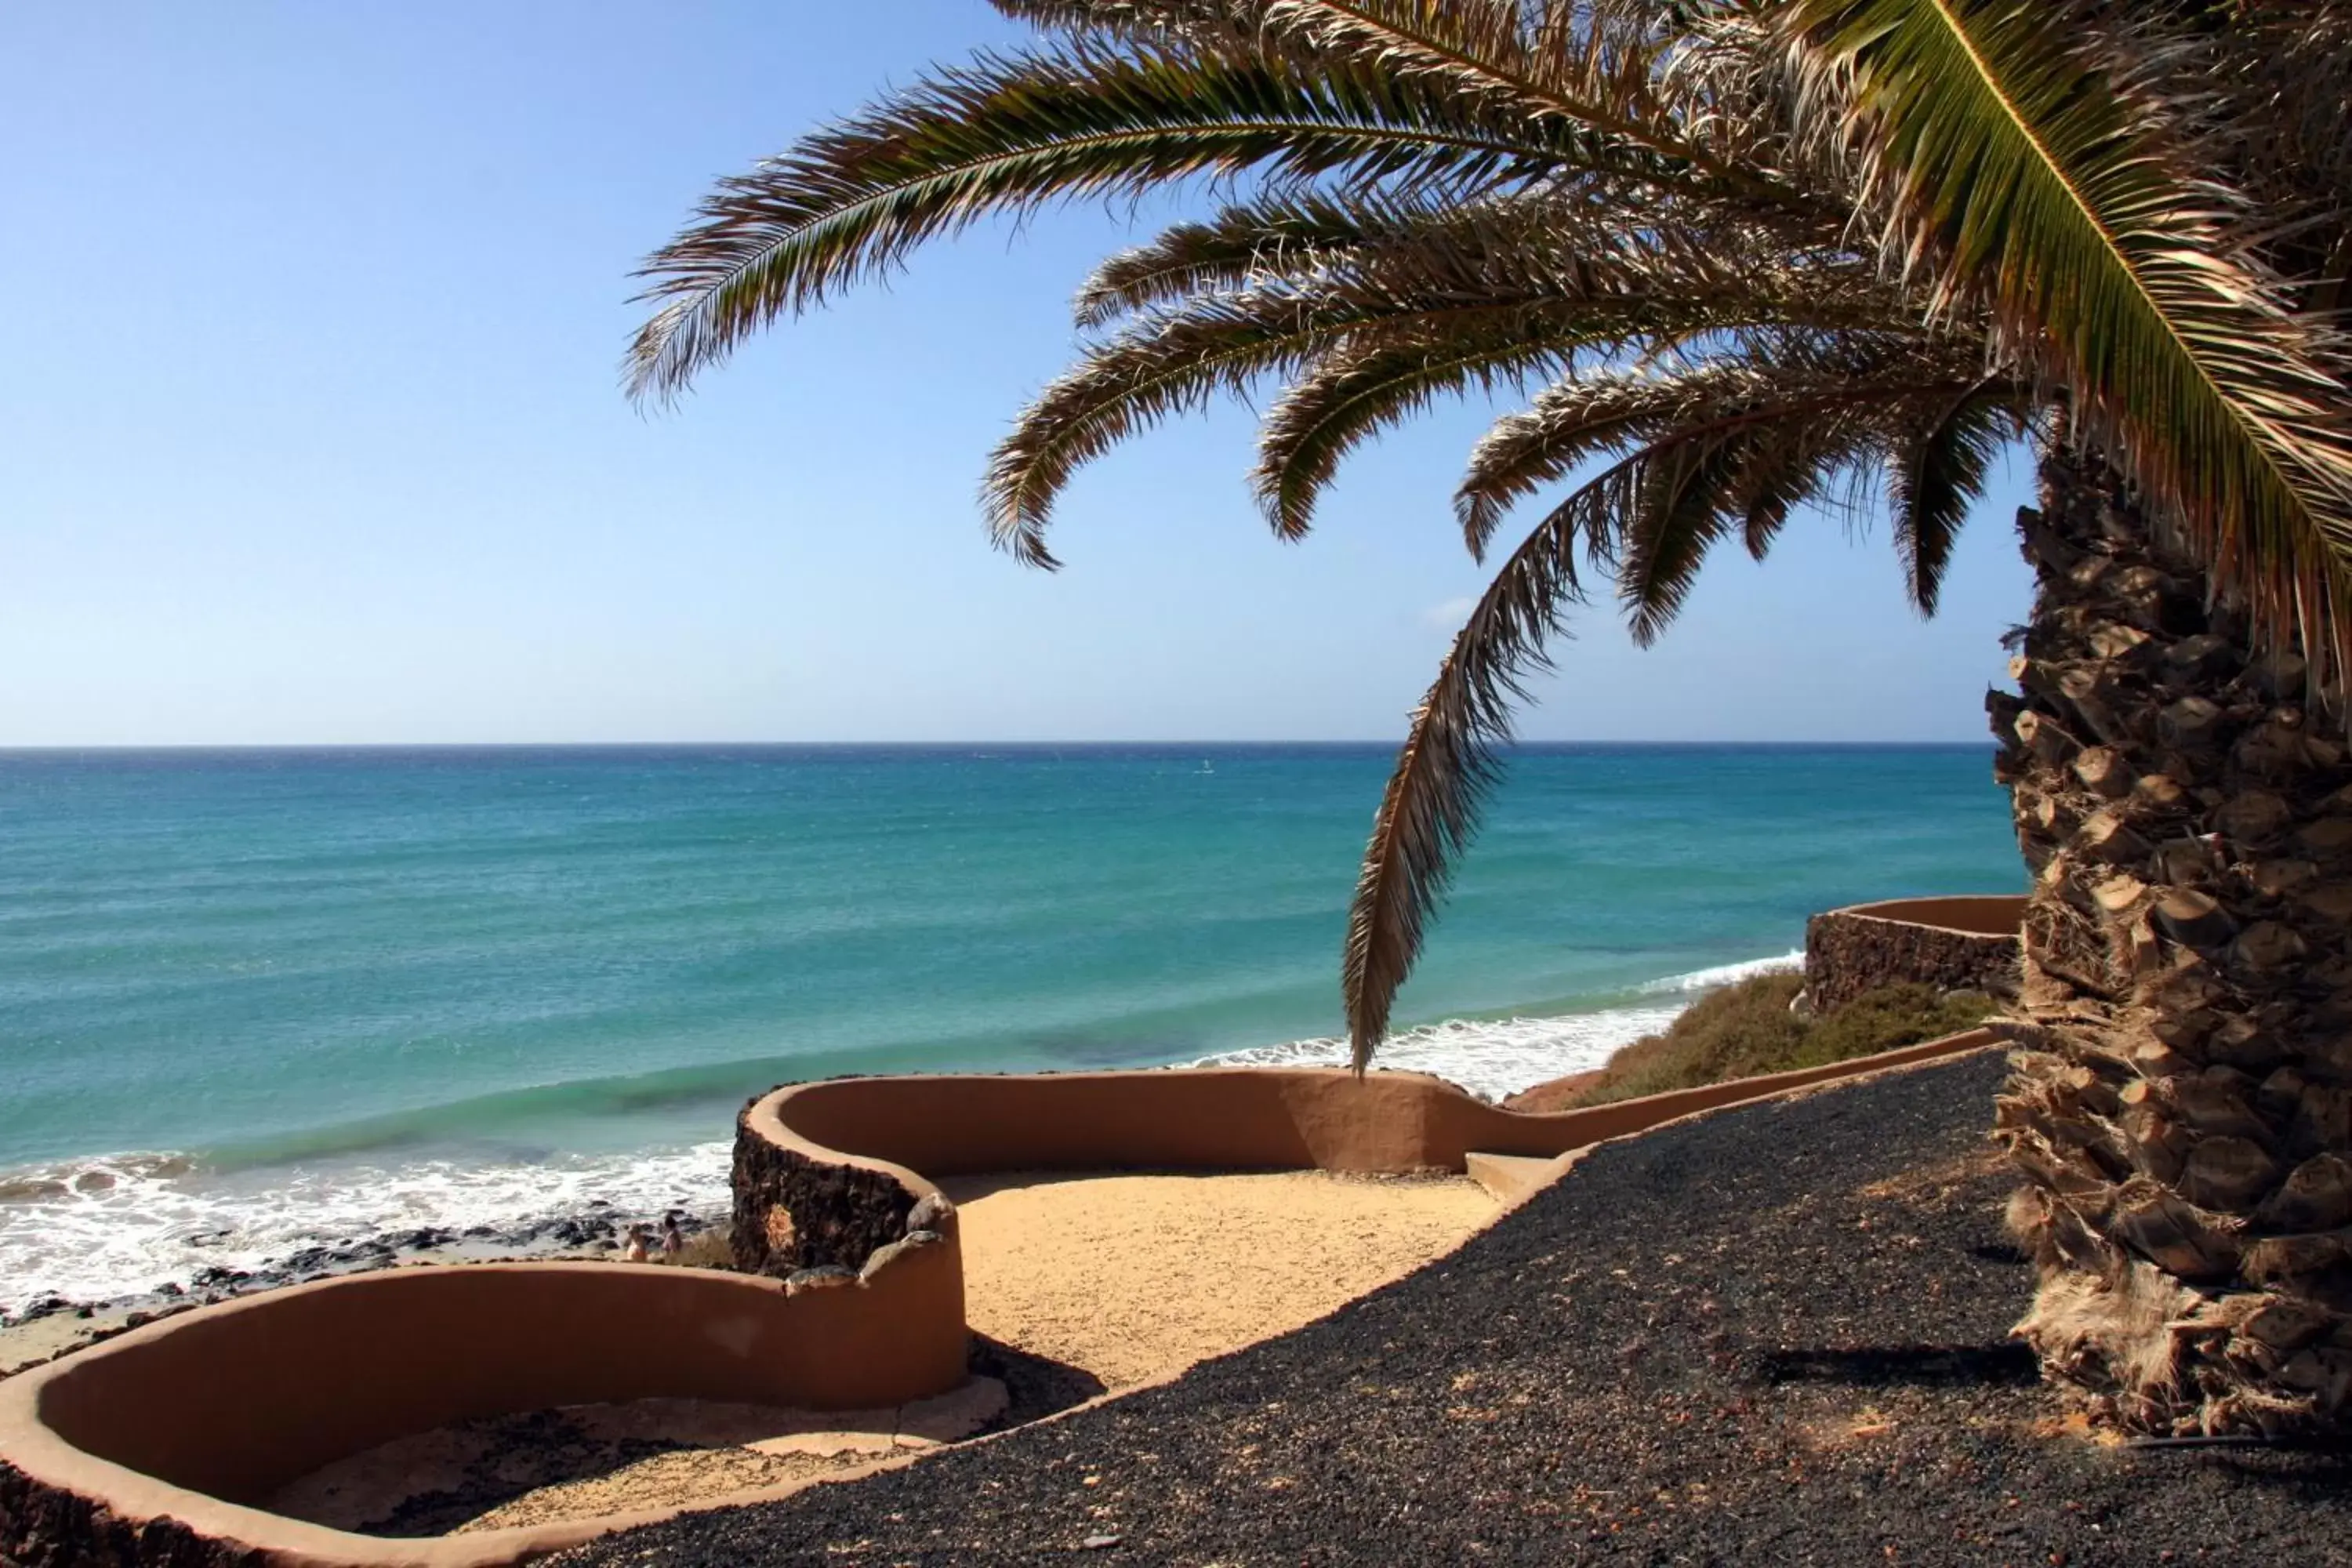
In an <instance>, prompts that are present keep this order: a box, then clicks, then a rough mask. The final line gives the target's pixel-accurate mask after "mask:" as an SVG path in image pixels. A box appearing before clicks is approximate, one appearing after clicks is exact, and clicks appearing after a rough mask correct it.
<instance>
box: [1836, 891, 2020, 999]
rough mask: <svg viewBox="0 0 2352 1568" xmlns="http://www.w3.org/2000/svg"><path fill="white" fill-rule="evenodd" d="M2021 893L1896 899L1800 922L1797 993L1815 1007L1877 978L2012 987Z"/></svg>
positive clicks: (2008, 990)
mask: <svg viewBox="0 0 2352 1568" xmlns="http://www.w3.org/2000/svg"><path fill="white" fill-rule="evenodd" d="M2024 918H2025V900H2024V898H2023V896H2022V895H2018V896H2010V895H1987V896H1983V897H1974V898H1951V899H1898V900H1891V901H1889V902H1885V903H1877V904H1856V905H1854V906H1853V907H1852V908H1850V909H1843V910H1831V911H1830V912H1829V913H1827V914H1823V915H1815V916H1814V917H1813V918H1812V919H1811V920H1810V921H1806V922H1805V994H1806V996H1807V998H1808V999H1810V1000H1811V1003H1812V1005H1813V1006H1814V1007H1815V1008H1816V1009H1818V1010H1819V1011H1822V1012H1824V1013H1826V1012H1829V1011H1831V1010H1832V1009H1834V1008H1838V1007H1842V1006H1843V1005H1845V1004H1846V1003H1848V1002H1851V1001H1853V999H1854V998H1855V997H1856V996H1859V995H1861V994H1863V993H1864V992H1865V991H1870V990H1874V989H1875V988H1876V987H1878V986H1881V985H1894V984H1904V983H1913V984H1922V985H1933V986H1937V988H1939V989H1941V990H1945V991H1982V992H1985V993H1987V994H1990V995H1994V996H2012V995H2014V994H2016V993H2017V985H2018V966H2019V963H2020V962H2021V957H2022V953H2023V949H2022V947H2021V945H2020V942H2019V936H2018V932H2019V929H2020V927H2021V924H2022V922H2023V921H2024Z"/></svg>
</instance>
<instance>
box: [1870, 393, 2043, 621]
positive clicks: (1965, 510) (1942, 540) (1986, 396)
mask: <svg viewBox="0 0 2352 1568" xmlns="http://www.w3.org/2000/svg"><path fill="white" fill-rule="evenodd" d="M2018 407H2019V400H2018V398H2017V396H2016V394H2015V393H2014V391H2010V392H2009V393H2008V394H2007V395H2002V391H2001V390H2000V389H1994V388H1987V387H1982V386H1978V387H1971V388H1969V390H1968V391H1967V392H1965V393H1963V394H1962V395H1960V396H1959V397H1958V398H1956V399H1954V400H1953V401H1952V403H1951V404H1950V405H1948V406H1947V407H1945V408H1942V409H1940V410H1937V411H1936V412H1935V415H1934V416H1933V417H1932V418H1930V419H1929V420H1928V421H1927V424H1926V425H1925V426H1923V427H1921V428H1920V429H1918V430H1917V431H1916V433H1911V434H1909V435H1908V437H1907V438H1906V440H1905V441H1903V443H1902V444H1901V446H1900V448H1899V449H1898V451H1897V453H1896V455H1895V462H1894V464H1893V465H1892V467H1891V468H1890V470H1889V484H1888V487H1887V488H1888V491H1889V495H1888V500H1889V501H1890V502H1891V504H1892V508H1893V511H1894V517H1895V526H1894V530H1893V531H1894V534H1895V552H1896V553H1897V554H1898V555H1900V556H1901V557H1902V560H1903V575H1904V579H1905V582H1906V585H1907V586H1908V588H1909V590H1910V594H1911V603H1912V604H1913V605H1915V606H1916V607H1917V609H1918V611H1919V613H1920V614H1921V615H1923V616H1932V615H1934V614H1935V613H1936V604H1937V598H1938V596H1939V595H1940V594H1941V592H1942V589H1943V583H1944V568H1945V567H1947V566H1948V565H1949V564H1950V563H1951V559H1952V545H1953V542H1955V541H1956V540H1958V538H1959V533H1960V528H1961V525H1962V524H1964V523H1966V522H1967V521H1968V516H1969V507H1970V506H1971V505H1972V504H1974V503H1975V502H1976V501H1977V500H1979V498H1981V497H1982V496H1983V494H1984V487H1985V476H1986V474H1987V473H1988V472H1989V471H1990V468H1991V467H1992V460H1993V458H1996V457H1998V456H1999V455H2000V449H2001V447H2003V446H2005V445H2007V444H2008V443H2009V442H2011V441H2012V440H2014V439H2016V437H2017V436H2018V434H2019V426H2018V412H2017V411H2018Z"/></svg>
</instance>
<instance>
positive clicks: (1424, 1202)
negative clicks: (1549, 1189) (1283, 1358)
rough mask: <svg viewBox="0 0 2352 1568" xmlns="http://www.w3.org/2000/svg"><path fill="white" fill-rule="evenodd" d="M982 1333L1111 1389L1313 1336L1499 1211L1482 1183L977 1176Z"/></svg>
mask: <svg viewBox="0 0 2352 1568" xmlns="http://www.w3.org/2000/svg"><path fill="white" fill-rule="evenodd" d="M943 1185H944V1186H945V1187H946V1189H947V1192H948V1194H949V1196H950V1197H952V1198H953V1199H955V1201H956V1205H957V1208H958V1210H959V1212H960V1214H961V1226H962V1230H963V1265H964V1290H965V1315H966V1317H967V1318H968V1319H969V1320H970V1321H971V1326H972V1328H973V1329H975V1330H977V1331H980V1332H982V1333H984V1334H987V1335H990V1336H991V1337H992V1338H995V1339H999V1340H1003V1341H1005V1342H1008V1343H1011V1344H1013V1345H1017V1346H1019V1347H1020V1348H1021V1349H1023V1350H1025V1351H1028V1352H1032V1353H1034V1354H1036V1355H1041V1356H1047V1357H1050V1358H1052V1359H1054V1360H1056V1361H1062V1362H1068V1363H1073V1364H1075V1365H1077V1366H1081V1367H1084V1368H1085V1369H1086V1370H1087V1371H1088V1372H1091V1373H1094V1374H1095V1375H1096V1376H1097V1377H1099V1378H1100V1379H1102V1381H1103V1382H1104V1383H1105V1384H1108V1386H1109V1387H1112V1388H1122V1387H1126V1386H1128V1385H1129V1384H1135V1383H1139V1382H1141V1381H1143V1380H1144V1379H1147V1378H1150V1377H1153V1376H1156V1375H1159V1374H1160V1373H1167V1372H1171V1371H1174V1370H1176V1369H1177V1368H1180V1367H1183V1366H1187V1365H1190V1364H1191V1363H1193V1362H1196V1361H1199V1360H1202V1358H1204V1357H1207V1356H1213V1355H1219V1354H1222V1353H1223V1352H1226V1351H1231V1350H1237V1349H1239V1348H1240V1347H1241V1346H1243V1345H1245V1344H1250V1343H1252V1342H1255V1341H1258V1340H1262V1339H1266V1338H1270V1337H1271V1336H1273V1335H1275V1334H1279V1333H1284V1332H1286V1331H1289V1330H1291V1329H1295V1328H1297V1327H1299V1326H1300V1325H1301V1324H1304V1323H1308V1322H1312V1321H1314V1320H1316V1319H1317V1318H1319V1317H1321V1316H1323V1315H1324V1314H1325V1313H1327V1312H1328V1311H1330V1310H1333V1309H1334V1308H1337V1307H1339V1306H1341V1305H1342V1304H1344V1303H1346V1302H1348V1301H1351V1300H1354V1299H1355V1298H1357V1297H1359V1296H1361V1295H1363V1294H1364V1293H1365V1292H1367V1291H1369V1290H1371V1289H1374V1288H1376V1287H1378V1286H1380V1285H1382V1284H1385V1283H1387V1282H1388V1281H1389V1280H1391V1279H1395V1278H1397V1277H1398V1276H1399V1275H1402V1274H1405V1273H1408V1272H1410V1271H1411V1270H1412V1269H1414V1268H1419V1267H1420V1266H1421V1265H1422V1264H1423V1263H1426V1262H1428V1261H1429V1260H1430V1259H1431V1258H1436V1257H1438V1256H1440V1255H1442V1254H1444V1253H1446V1252H1450V1251H1452V1250H1453V1249H1454V1247H1457V1246H1459V1245H1460V1244H1461V1243H1462V1241H1463V1240H1464V1239H1465V1238H1466V1237H1468V1236H1469V1235H1470V1234H1471V1233H1472V1232H1473V1231H1475V1230H1477V1229H1478V1228H1479V1227H1480V1226H1484V1225H1486V1223H1487V1222H1488V1221H1490V1220H1492V1219H1493V1218H1494V1217H1495V1215H1496V1205H1495V1202H1494V1200H1493V1199H1492V1198H1490V1197H1488V1196H1487V1195H1486V1193H1485V1192H1484V1191H1482V1190H1481V1189H1480V1188H1479V1187H1478V1186H1477V1185H1476V1184H1474V1183H1472V1182H1471V1181H1469V1180H1468V1179H1467V1178H1465V1177H1461V1176H1444V1177H1413V1178H1400V1177H1373V1176H1338V1175H1331V1174H1327V1173H1323V1172H1319V1171H1282V1172H1275V1173H1259V1174H1217V1175H1123V1174H1102V1175H1070V1174H1064V1173H1052V1174H1038V1173H1019V1174H1012V1175H991V1176H969V1177H961V1178H954V1179H951V1180H950V1181H948V1182H946V1183H944V1184H943Z"/></svg>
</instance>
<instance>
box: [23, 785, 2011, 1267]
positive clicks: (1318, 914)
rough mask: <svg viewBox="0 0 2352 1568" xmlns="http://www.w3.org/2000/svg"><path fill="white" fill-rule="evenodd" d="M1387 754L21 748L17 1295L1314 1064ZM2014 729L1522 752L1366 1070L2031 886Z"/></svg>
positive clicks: (665, 1186) (1523, 1054)
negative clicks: (196, 1247) (872, 1101)
mask: <svg viewBox="0 0 2352 1568" xmlns="http://www.w3.org/2000/svg"><path fill="white" fill-rule="evenodd" d="M1392 760H1393V749H1392V748H1391V747H1389V746H1386V745H1312V746H1307V745H1235V744H1171V745H1148V746H1145V745H1089V746H1047V745H1022V746H1011V745H956V746H944V745H943V746H698V747H671V746H662V747H650V746H649V747H557V748H536V747H529V748H522V747H518V748H482V749H475V748H426V749H414V750H411V749H392V748H385V749H375V748H368V749H352V750H331V751H313V750H287V751H275V750H271V751H233V752H213V751H173V752H13V753H8V752H0V1074H5V1084H6V1087H5V1089H0V1103H5V1114H0V1305H5V1304H8V1303H11V1302H16V1303H21V1301H22V1300H26V1299H28V1296H29V1293H30V1292H31V1291H33V1290H36V1289H65V1290H67V1291H68V1293H73V1292H74V1291H76V1290H79V1291H83V1292H89V1291H91V1290H94V1289H97V1288H98V1286H99V1285H100V1283H102V1282H104V1281H107V1280H115V1279H117V1278H118V1276H119V1277H120V1279H121V1280H129V1281H131V1282H132V1283H130V1284H121V1285H120V1288H121V1289H132V1288H136V1286H137V1284H139V1283H152V1282H153V1279H161V1278H164V1277H168V1275H169V1272H170V1271H171V1270H172V1269H173V1268H179V1267H180V1266H181V1264H183V1263H184V1262H186V1261H187V1259H188V1258H190V1257H193V1256H194V1254H192V1253H189V1252H188V1251H187V1243H188V1238H189V1237H190V1236H191V1235H195V1234H198V1233H199V1232H201V1233H202V1234H203V1235H205V1236H216V1235H219V1236H226V1237H228V1239H227V1240H226V1241H223V1240H219V1239H215V1240H213V1241H211V1242H206V1243H203V1245H208V1246H212V1247H215V1248H216V1249H219V1248H226V1250H227V1251H229V1252H235V1253H237V1254H238V1255H257V1254H258V1252H259V1251H260V1250H263V1249H265V1248H266V1247H268V1246H274V1245H277V1244H278V1243H282V1242H284V1241H286V1240H287V1239H288V1238H289V1237H300V1236H303V1235H307V1234H310V1231H309V1230H306V1229H305V1228H304V1227H305V1226H310V1227H313V1228H317V1227H320V1226H325V1227H331V1226H338V1225H344V1226H347V1225H351V1224H358V1223H383V1220H384V1218H385V1216H386V1215H391V1216H392V1217H394V1218H401V1217H406V1218H411V1219H413V1221H414V1223H446V1222H449V1221H453V1220H466V1221H471V1220H479V1219H483V1218H486V1217H492V1218H494V1217H499V1216H501V1215H509V1214H510V1213H512V1212H515V1211H517V1210H519V1209H524V1208H528V1207H529V1206H530V1205H533V1204H542V1205H543V1204H545V1203H547V1202H549V1201H551V1194H552V1195H553V1196H556V1197H570V1198H578V1197H581V1196H584V1195H585V1194H589V1193H592V1192H593V1193H597V1194H611V1195H614V1197H615V1198H616V1200H620V1201H634V1200H637V1199H644V1200H645V1201H648V1202H654V1203H659V1202H667V1201H673V1200H676V1201H684V1200H688V1199H698V1200H706V1199H708V1197H709V1190H710V1186H709V1184H710V1182H711V1181H712V1180H713V1179H714V1173H715V1176H716V1179H718V1180H720V1181H723V1168H720V1167H715V1166H714V1164H713V1161H714V1159H715V1158H716V1156H714V1155H713V1153H712V1151H713V1150H714V1149H715V1148H716V1146H717V1145H718V1144H719V1142H722V1141H723V1140H724V1138H725V1137H726V1136H727V1133H728V1130H729V1118H730V1115H731V1112H732V1110H733V1108H734V1107H735V1106H736V1105H738V1104H740V1101H741V1100H742V1098H743V1097H744V1096H745V1095H746V1094H748V1093H751V1092H752V1091H754V1090H757V1089H764V1088H766V1087H767V1086H769V1085H771V1084H772V1083H775V1082H779V1081H782V1080H786V1079H802V1078H811V1077H819V1076H824V1075H827V1074H835V1073H843V1072H864V1071H910V1070H950V1069H972V1070H1019V1069H1032V1068H1088V1067H1113V1066H1142V1065H1150V1064H1159V1063H1168V1062H1178V1061H1188V1060H1194V1059H1198V1058H1203V1057H1210V1056H1219V1055H1227V1054H1233V1053H1242V1054H1243V1055H1244V1059H1311V1058H1320V1057H1328V1056H1329V1055H1331V1054H1333V1053H1334V1052H1335V1051H1336V1048H1337V1047H1336V1046H1335V1045H1334V1044H1333V1043H1332V1041H1331V1040H1330V1037H1332V1036H1334V1035H1335V1034H1336V1033H1337V1032H1338V1030H1339V1026H1340V1017H1339V1000H1338V992H1337V970H1338V955H1339V941H1340V935H1341V932H1342V931H1343V929H1344V926H1345V921H1346V907H1347V900H1348V898H1349V893H1350V891H1351V889H1352V887H1353V881H1354V873H1355V867H1356V862H1357V858H1358V857H1359V855H1360V853H1361V850H1362V847H1363V839H1364V835H1365V833H1366V831H1367V829H1368V828H1369V826H1370V819H1371V814H1372V811H1373V808H1374V806H1375V805H1377V803H1378V801H1379V798H1380V794H1381V785H1382V784H1383V783H1384V782H1385V779H1386V776H1387V773H1388V770H1389V767H1390V765H1391V762H1392ZM2021 881H2022V872H2021V868H2020V867H2019V863H2018V860H2017V855H2016V849H2015V847H2014V840H2013V839H2012V838H2011V835H2010V830H2009V826H2008V820H2007V808H2006V803H2005V800H2004V798H2003V796H2002V795H2001V793H2000V790H1999V789H1998V788H1997V786H1995V785H1994V784H1993V783H1992V781H1991V777H1990V749H1989V748H1988V747H1984V746H1962V747H1855V746H1752V745H1742V746H1728V745H1726V746H1643V745H1561V746H1528V747H1522V748H1520V749H1519V750H1518V751H1517V752H1516V753H1515V755H1514V759H1513V763H1512V767H1511V771H1510V774H1509V777H1508V779H1507V783H1506V784H1505V785H1504V787H1503V788H1502V789H1501V790H1500V791H1499V792H1498V793H1497V795H1496V799H1495V801H1494V804H1493V806H1492V809H1491V811H1490V813H1489V817H1488V822H1487V826H1486V830H1485V832H1484V834H1483V835H1482V836H1481V838H1480V840H1479V842H1478V844H1477V845H1476V846H1475V847H1474V849H1473V850H1472V852H1471V853H1470V855H1469V856H1468V857H1467V858H1466V859H1465V862H1464V864H1463V868H1462V870H1461V873H1460V875H1459V877H1458V879H1457V881H1456V883H1455V887H1454V894H1453V897H1452V899H1451V900H1450V902H1449V904H1448V906H1447V909H1446V910H1445V913H1444V918H1443V920H1442V921H1441V922H1440V923H1439V925H1438V927H1437V928H1436V931H1435V932H1434V935H1433V940H1432V941H1431V942H1430V945H1429V950H1428V952H1427V955H1426V957H1425V959H1424V961H1423V965H1422V968H1421V970H1420V972H1419V973H1417V974H1416V976H1415V978H1414V980H1413V982H1412V984H1411V985H1410V986H1409V987H1408V988H1407V990H1406V992H1405V994H1404V995H1403V997H1402V1003H1401V1005H1400V1008H1399V1013H1398V1026H1399V1028H1400V1029H1410V1030H1413V1031H1414V1032H1413V1033H1412V1035H1410V1036H1409V1037H1407V1038H1406V1039H1404V1040H1402V1041H1400V1042H1399V1043H1398V1045H1397V1047H1395V1048H1394V1049H1393V1050H1392V1051H1391V1052H1390V1053H1389V1055H1388V1057H1387V1058H1386V1059H1388V1060H1390V1061H1391V1062H1394V1063H1396V1064H1398V1065H1406V1064H1408V1063H1409V1064H1410V1065H1416V1066H1426V1067H1428V1068H1432V1069H1433V1070H1437V1071H1441V1072H1447V1073H1449V1075H1450V1076H1454V1077H1456V1078H1459V1079H1463V1080H1465V1081H1466V1082H1468V1083H1470V1084H1471V1086H1472V1087H1474V1088H1478V1089H1484V1090H1486V1091H1488V1092H1494V1091H1496V1090H1498V1089H1507V1088H1510V1087H1516V1086H1517V1083H1519V1082H1529V1081H1534V1080H1535V1079H1538V1078H1542V1077H1549V1076H1554V1075H1555V1074H1557V1073H1559V1072H1567V1071H1573V1070H1576V1069H1577V1068H1580V1067H1582V1066H1586V1065H1591V1062H1592V1061H1593V1060H1597V1059H1598V1058H1599V1057H1600V1056H1601V1055H1604V1054H1605V1052H1606V1051H1607V1050H1608V1049H1610V1048H1613V1047H1614V1046H1615V1045H1618V1044H1622V1043H1623V1042H1624V1041H1625V1040H1626V1039H1630V1038H1632V1037H1633V1036H1634V1035H1636V1034H1638V1033H1640V1032H1642V1030H1643V1028H1645V1027H1653V1026H1655V1025H1656V1024H1657V1023H1659V1022H1661V1021H1663V1020H1664V1018H1665V1017H1666V1016H1671V1013H1672V1011H1673V1009H1674V1008H1675V1006H1678V1005H1681V1002H1682V1000H1684V998H1685V994H1686V992H1687V989H1688V987H1689V986H1690V985H1691V984H1699V983H1704V981H1705V980H1706V979H1710V978H1714V977H1715V976H1716V975H1717V973H1718V972H1724V971H1725V970H1726V967H1727V966H1735V970H1736V966H1742V965H1749V964H1752V963H1757V962H1759V961H1771V960H1775V959H1780V958H1782V957H1783V956H1784V955H1786V954H1788V953H1789V952H1790V951H1791V950H1792V949H1794V948H1795V947H1796V946H1797V945H1798V944H1799V943H1800V942H1801V940H1802V933H1803V923H1804V920H1805V917H1806V916H1807V915H1808V914H1810V913H1812V912H1814V911H1816V910H1822V909H1825V908H1829V907H1832V906H1833V905H1837V904H1843V903H1850V902H1854V901H1858V900H1867V899H1875V898H1887V897H1895V896H1899V895H1903V894H1909V893H1926V892H1952V891H1999V890H2003V889H2013V888H2016V887H2018V886H2019V885H2021ZM1693 975H1698V976H1700V981H1699V982H1696V983H1694V982H1691V981H1689V980H1688V979H1687V978H1686V977H1689V976H1693ZM1515 1080H1516V1081H1515ZM661 1194H671V1196H668V1197H665V1196H663V1195H661ZM192 1227H193V1228H192ZM207 1227H208V1228H207ZM175 1248H176V1249H177V1250H174V1249H175ZM151 1275H152V1277H153V1279H148V1278H146V1277H147V1276H151Z"/></svg>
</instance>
